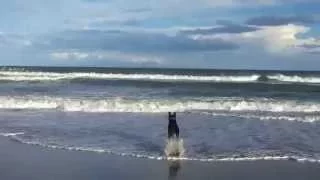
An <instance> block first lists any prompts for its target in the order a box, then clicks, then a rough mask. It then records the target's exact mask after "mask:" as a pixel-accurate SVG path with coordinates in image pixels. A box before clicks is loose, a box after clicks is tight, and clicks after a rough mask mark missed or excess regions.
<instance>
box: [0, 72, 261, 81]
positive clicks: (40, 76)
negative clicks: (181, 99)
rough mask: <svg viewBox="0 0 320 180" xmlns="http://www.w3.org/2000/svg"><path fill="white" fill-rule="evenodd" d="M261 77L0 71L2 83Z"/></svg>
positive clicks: (250, 78) (247, 78)
mask: <svg viewBox="0 0 320 180" xmlns="http://www.w3.org/2000/svg"><path fill="white" fill-rule="evenodd" d="M258 78H259V75H249V76H223V75H221V76H220V75H217V76H193V75H167V74H120V73H95V72H88V73H80V72H72V73H53V72H20V71H0V80H2V81H58V80H73V79H99V80H101V79H102V80H142V81H143V80H145V81H191V82H193V81H200V82H255V81H257V79H258Z"/></svg>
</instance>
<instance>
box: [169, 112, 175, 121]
mask: <svg viewBox="0 0 320 180" xmlns="http://www.w3.org/2000/svg"><path fill="white" fill-rule="evenodd" d="M176 117H177V115H176V113H175V112H168V119H169V120H176Z"/></svg>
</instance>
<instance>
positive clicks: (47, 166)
mask: <svg viewBox="0 0 320 180" xmlns="http://www.w3.org/2000/svg"><path fill="white" fill-rule="evenodd" d="M0 179H1V180H20V179H21V180H29V179H30V180H31V179H32V180H38V179H39V180H47V179H48V180H51V179H52V180H67V179H68V180H69V179H75V180H83V179H90V180H93V179H130V180H141V179H162V180H163V179H184V180H188V179H223V180H227V179H228V180H229V179H230V180H231V179H246V180H250V179H257V180H258V179H259V180H264V179H265V180H276V179H281V180H285V179H288V180H298V179H299V180H312V179H315V180H319V179H320V164H312V163H297V162H294V161H251V162H250V161H248V162H196V161H180V162H178V161H177V162H173V161H167V160H150V159H139V158H133V157H121V156H116V155H108V154H99V153H93V152H80V151H69V150H61V149H49V148H43V147H40V146H34V145H27V144H21V143H19V142H15V141H13V140H10V139H9V138H5V137H1V138H0Z"/></svg>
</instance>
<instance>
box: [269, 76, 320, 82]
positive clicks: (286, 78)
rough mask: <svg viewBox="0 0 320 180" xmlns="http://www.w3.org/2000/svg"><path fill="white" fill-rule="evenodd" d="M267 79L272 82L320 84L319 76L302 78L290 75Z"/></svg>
mask: <svg viewBox="0 0 320 180" xmlns="http://www.w3.org/2000/svg"><path fill="white" fill-rule="evenodd" d="M267 77H268V78H269V79H272V80H277V81H283V82H295V83H314V84H320V77H317V76H313V77H312V76H308V77H302V76H297V75H293V76H289V75H283V74H277V75H269V76H267Z"/></svg>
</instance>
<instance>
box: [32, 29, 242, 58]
mask: <svg viewBox="0 0 320 180" xmlns="http://www.w3.org/2000/svg"><path fill="white" fill-rule="evenodd" d="M38 46H41V47H44V48H49V49H50V48H51V49H80V50H86V51H97V50H108V51H122V52H143V53H181V52H203V51H221V50H234V49H237V45H236V44H234V43H232V42H227V41H224V40H222V39H218V38H217V39H211V40H194V39H190V38H188V37H185V36H180V35H176V36H168V35H165V34H160V33H146V32H124V31H119V30H109V31H100V30H82V31H66V32H63V33H60V34H58V35H56V36H55V37H52V38H51V39H50V40H49V43H48V44H47V45H46V44H38Z"/></svg>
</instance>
